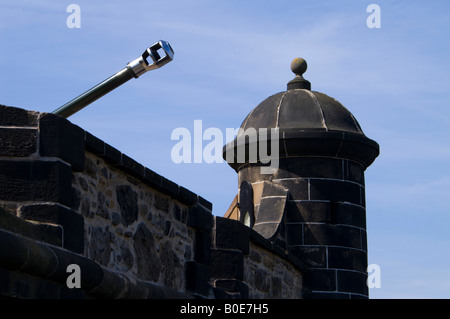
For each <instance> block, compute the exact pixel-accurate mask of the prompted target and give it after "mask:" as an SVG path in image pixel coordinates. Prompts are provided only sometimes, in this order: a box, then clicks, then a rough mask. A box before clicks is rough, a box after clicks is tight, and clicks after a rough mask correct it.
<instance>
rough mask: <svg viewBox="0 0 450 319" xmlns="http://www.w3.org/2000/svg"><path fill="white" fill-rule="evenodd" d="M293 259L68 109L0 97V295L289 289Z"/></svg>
mask: <svg viewBox="0 0 450 319" xmlns="http://www.w3.org/2000/svg"><path fill="white" fill-rule="evenodd" d="M71 264H76V265H79V266H80V268H81V288H79V289H77V288H72V289H71V288H69V287H68V286H67V284H66V279H67V277H68V275H69V274H68V272H67V266H68V265H71ZM303 270H304V268H303V264H302V263H301V262H300V261H299V260H298V259H297V258H295V257H293V256H291V255H290V254H288V253H287V252H286V251H285V250H284V249H282V248H280V247H278V246H277V245H275V244H273V243H271V242H269V241H268V240H266V239H264V238H263V237H262V236H260V235H259V234H257V233H256V232H255V231H253V230H251V229H250V228H248V227H246V226H244V225H243V224H242V223H240V222H237V221H234V220H229V219H225V218H220V217H214V216H213V215H212V204H211V203H210V202H208V201H207V200H205V199H204V198H202V197H201V196H199V195H197V194H194V193H193V192H191V191H189V190H188V189H187V188H185V187H183V186H180V185H178V184H176V183H174V182H172V181H170V180H168V179H166V178H164V177H163V176H161V175H159V174H157V173H155V172H153V171H152V170H150V169H149V168H147V167H144V166H143V165H141V164H140V163H137V162H136V161H134V160H133V159H132V158H130V157H129V156H127V155H126V154H123V153H121V152H120V151H118V150H117V149H115V148H114V147H112V146H111V145H109V144H107V143H105V142H103V141H102V140H100V139H98V138H97V137H95V136H93V135H92V134H90V133H89V132H86V131H84V130H83V129H81V128H80V127H78V126H76V125H74V124H72V123H70V122H69V121H68V120H66V119H64V118H61V117H59V116H55V115H53V114H47V113H38V112H32V111H27V110H23V109H19V108H14V107H7V106H1V105H0V283H1V284H0V297H16V298H300V297H302V296H303V295H302V272H303ZM261 278H263V280H261Z"/></svg>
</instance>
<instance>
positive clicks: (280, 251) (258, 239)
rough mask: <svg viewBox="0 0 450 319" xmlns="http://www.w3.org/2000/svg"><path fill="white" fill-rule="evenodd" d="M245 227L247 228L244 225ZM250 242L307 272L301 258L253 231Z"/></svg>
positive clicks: (251, 230) (251, 231)
mask: <svg viewBox="0 0 450 319" xmlns="http://www.w3.org/2000/svg"><path fill="white" fill-rule="evenodd" d="M244 227H247V226H245V225H244ZM250 240H251V241H252V242H253V243H254V244H256V245H258V246H260V247H262V248H265V249H267V250H269V251H271V252H273V253H274V254H276V255H278V256H280V257H281V258H283V259H285V260H287V261H288V262H290V263H291V264H293V265H294V266H295V267H297V268H298V269H299V270H300V271H301V272H302V273H304V272H306V271H307V269H308V267H307V266H306V264H305V263H303V262H302V261H301V260H300V259H299V258H297V257H296V256H295V255H293V254H291V253H290V252H289V251H287V250H285V249H284V248H282V247H280V246H278V245H277V244H276V243H274V242H271V241H269V240H267V239H266V238H264V237H263V236H262V235H260V234H258V233H257V232H256V231H254V230H253V229H250Z"/></svg>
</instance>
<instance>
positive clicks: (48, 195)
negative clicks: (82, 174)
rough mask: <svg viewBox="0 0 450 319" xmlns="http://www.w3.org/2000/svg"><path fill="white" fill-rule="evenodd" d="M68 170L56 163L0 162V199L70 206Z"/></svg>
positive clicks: (70, 189)
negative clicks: (47, 202) (49, 202)
mask: <svg viewBox="0 0 450 319" xmlns="http://www.w3.org/2000/svg"><path fill="white" fill-rule="evenodd" d="M71 180H72V170H71V168H70V166H68V165H67V164H65V163H62V162H60V161H40V160H25V161H24V160H22V161H16V160H8V161H5V160H0V200H6V201H51V202H58V203H61V204H64V205H67V206H71V204H72V202H73V192H72V185H71Z"/></svg>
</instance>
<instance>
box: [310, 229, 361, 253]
mask: <svg viewBox="0 0 450 319" xmlns="http://www.w3.org/2000/svg"><path fill="white" fill-rule="evenodd" d="M304 244H305V245H331V246H343V247H351V248H359V249H361V231H360V230H359V229H358V228H354V227H348V226H342V225H327V224H305V229H304Z"/></svg>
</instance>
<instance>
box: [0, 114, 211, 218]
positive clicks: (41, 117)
mask: <svg viewBox="0 0 450 319" xmlns="http://www.w3.org/2000/svg"><path fill="white" fill-rule="evenodd" d="M0 126H11V127H18V126H19V127H23V126H31V127H37V128H38V129H39V135H40V137H39V139H40V143H39V145H40V149H39V154H40V155H41V156H54V157H58V158H61V159H62V160H64V161H66V162H67V163H69V164H70V165H71V166H72V169H73V170H75V171H78V172H81V171H83V170H84V166H85V154H84V152H85V151H88V152H91V153H93V154H95V155H97V156H99V157H101V158H103V159H104V160H105V161H106V162H108V163H109V164H111V165H113V166H115V167H117V168H119V169H121V170H123V171H124V172H126V173H127V174H129V175H131V176H133V177H136V178H138V179H139V180H140V181H142V182H143V183H144V184H146V185H148V186H150V187H152V188H155V189H156V190H158V191H160V192H162V193H164V194H166V195H169V196H171V197H173V198H175V199H177V200H178V201H180V202H181V203H183V204H186V205H189V206H192V205H195V204H197V203H198V204H200V205H201V206H203V207H204V208H206V209H208V210H210V211H212V203H211V202H209V201H207V200H206V199H204V198H202V197H201V196H199V195H197V194H195V193H193V192H191V191H190V190H188V189H187V188H185V187H183V186H180V185H178V184H176V183H174V182H172V181H170V180H169V179H167V178H165V177H163V176H161V175H159V174H157V173H155V172H154V171H152V170H151V169H149V168H147V167H145V166H143V165H142V164H140V163H138V162H137V161H135V160H134V159H132V158H131V157H129V156H128V155H126V154H124V153H122V152H120V151H119V150H117V149H116V148H114V147H113V146H111V145H109V144H107V143H105V142H104V141H102V140H101V139H99V138H98V137H96V136H94V135H93V134H91V133H89V132H87V131H85V130H83V129H82V128H80V127H79V126H77V125H75V124H73V123H71V122H70V121H69V120H67V119H65V118H63V117H61V116H58V115H55V114H52V113H45V112H42V113H41V112H36V111H28V110H25V109H21V108H17V107H12V106H5V105H0Z"/></svg>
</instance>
